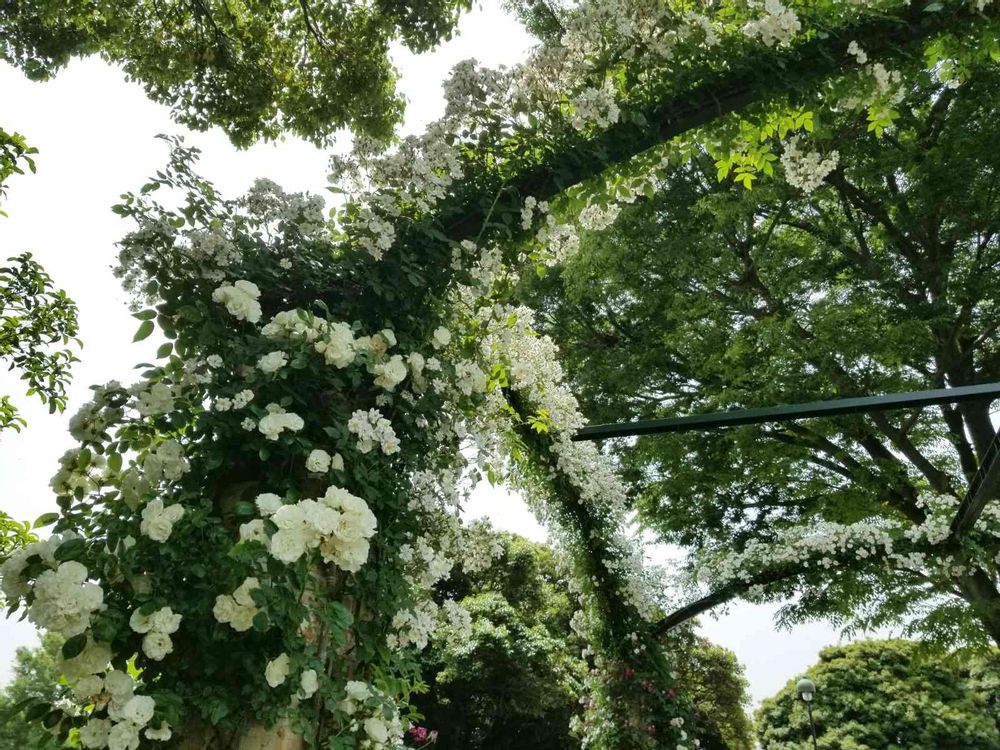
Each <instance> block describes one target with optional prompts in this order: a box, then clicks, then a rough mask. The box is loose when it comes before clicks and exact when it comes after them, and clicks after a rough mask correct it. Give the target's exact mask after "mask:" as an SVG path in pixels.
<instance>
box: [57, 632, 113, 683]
mask: <svg viewBox="0 0 1000 750" xmlns="http://www.w3.org/2000/svg"><path fill="white" fill-rule="evenodd" d="M109 661H111V648H110V647H109V646H108V645H107V644H104V643H94V642H93V641H88V643H87V646H86V647H85V648H84V649H83V651H82V652H81V653H80V654H78V655H77V656H74V657H73V658H72V659H64V660H62V661H60V662H59V671H60V672H62V673H63V674H64V675H66V677H70V678H72V677H87V676H89V675H92V674H95V673H97V672H103V671H104V668H105V667H107V666H108V662H109Z"/></svg>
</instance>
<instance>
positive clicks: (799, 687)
mask: <svg viewBox="0 0 1000 750" xmlns="http://www.w3.org/2000/svg"><path fill="white" fill-rule="evenodd" d="M795 689H796V691H798V694H799V697H800V698H801V699H802V702H803V703H805V704H806V713H807V714H809V729H810V731H811V732H812V740H813V750H816V724H815V723H814V722H813V711H812V701H813V697H814V696H815V695H816V685H815V683H813V681H812V680H810V679H809V678H808V677H803V678H802V679H801V680H799V681H798V682H797V683H795Z"/></svg>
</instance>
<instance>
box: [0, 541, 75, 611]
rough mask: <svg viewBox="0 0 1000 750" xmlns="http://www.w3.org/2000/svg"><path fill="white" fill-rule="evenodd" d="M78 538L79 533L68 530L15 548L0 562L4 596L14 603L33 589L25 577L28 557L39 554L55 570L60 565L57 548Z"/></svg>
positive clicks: (1, 589)
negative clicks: (56, 556) (57, 558)
mask: <svg viewBox="0 0 1000 750" xmlns="http://www.w3.org/2000/svg"><path fill="white" fill-rule="evenodd" d="M77 538H79V535H77V534H76V533H74V532H72V531H68V532H65V533H63V534H53V535H52V536H50V537H49V538H48V539H43V540H42V541H40V542H32V543H31V544H28V545H25V546H24V547H21V548H20V549H18V550H14V552H12V553H11V555H10V557H8V558H7V559H6V560H4V562H3V563H2V564H0V592H3V596H4V598H5V599H6V600H7V601H8V602H11V603H12V602H15V601H17V600H18V599H20V598H21V597H23V596H25V595H26V594H28V593H29V592H30V591H31V583H30V582H29V581H26V580H25V579H24V570H25V568H26V567H27V566H28V558H30V557H34V556H35V555H38V557H39V558H40V559H41V560H42V562H43V563H44V564H45V565H46V566H47V567H49V568H50V569H53V570H54V569H55V568H57V567H58V566H59V563H58V561H57V560H56V558H55V553H56V550H57V549H59V547H60V546H61V545H62V544H63V543H65V542H68V541H69V540H71V539H77Z"/></svg>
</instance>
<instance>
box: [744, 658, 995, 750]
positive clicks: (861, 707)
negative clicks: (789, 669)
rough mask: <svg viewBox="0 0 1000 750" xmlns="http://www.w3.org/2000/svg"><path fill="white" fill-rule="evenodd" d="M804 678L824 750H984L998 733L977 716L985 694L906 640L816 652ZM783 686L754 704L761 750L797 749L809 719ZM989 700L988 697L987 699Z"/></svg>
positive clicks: (964, 673) (959, 671)
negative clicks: (811, 686) (811, 689)
mask: <svg viewBox="0 0 1000 750" xmlns="http://www.w3.org/2000/svg"><path fill="white" fill-rule="evenodd" d="M807 674H808V676H809V677H810V679H812V680H813V682H815V683H816V691H817V692H816V698H815V700H814V708H813V718H814V720H815V722H816V734H817V740H818V741H817V745H818V747H820V748H821V749H825V750H903V748H905V749H906V750H988V749H989V750H992V748H995V747H997V746H998V745H1000V733H998V731H997V727H996V724H995V723H994V721H993V717H991V716H990V715H989V714H988V713H987V711H986V710H985V708H986V705H987V700H989V699H990V696H987V695H985V694H984V693H982V692H980V691H978V690H977V689H976V686H975V685H974V684H973V683H972V682H971V681H970V680H969V670H968V668H967V667H964V666H963V665H962V664H961V662H959V661H958V660H956V659H941V658H938V657H936V656H932V655H929V654H928V652H927V651H926V650H921V647H920V644H918V643H914V642H911V641H902V640H894V641H862V642H860V643H853V644H851V645H849V646H835V647H832V648H826V649H823V651H822V652H820V659H819V662H818V663H817V664H815V665H814V666H813V667H811V668H810V669H809V670H808V672H807ZM795 681H796V680H791V681H789V683H788V684H787V685H785V687H784V688H782V689H781V691H780V692H779V693H778V694H777V695H775V696H774V697H772V698H768V699H767V700H765V701H764V703H763V704H762V706H761V708H760V710H759V711H758V713H757V736H758V739H759V741H760V746H761V748H763V750H799V749H800V748H803V747H806V746H807V743H808V742H809V734H810V728H809V719H808V716H807V714H806V710H805V707H804V706H803V704H802V701H801V700H799V698H798V696H797V693H796V691H795ZM992 701H993V702H995V701H996V695H993V696H992Z"/></svg>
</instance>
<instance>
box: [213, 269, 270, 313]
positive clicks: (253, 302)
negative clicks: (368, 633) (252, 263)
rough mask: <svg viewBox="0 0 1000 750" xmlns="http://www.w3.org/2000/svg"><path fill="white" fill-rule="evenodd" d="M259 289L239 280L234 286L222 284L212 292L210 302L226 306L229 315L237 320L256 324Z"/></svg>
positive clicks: (258, 308) (259, 311) (252, 284)
mask: <svg viewBox="0 0 1000 750" xmlns="http://www.w3.org/2000/svg"><path fill="white" fill-rule="evenodd" d="M258 297H260V289H258V288H257V285H256V284H254V283H252V282H250V281H246V280H243V279H241V280H240V281H237V282H236V283H235V284H233V285H232V286H230V285H229V284H223V285H222V286H220V287H219V288H218V289H216V290H215V291H214V292H212V301H213V302H218V303H220V304H223V305H225V306H226V310H228V311H229V314H230V315H232V316H233V317H235V318H237V319H238V320H246V321H248V322H250V323H256V322H258V321H259V320H260V313H261V310H260V303H259V302H257V298H258Z"/></svg>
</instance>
